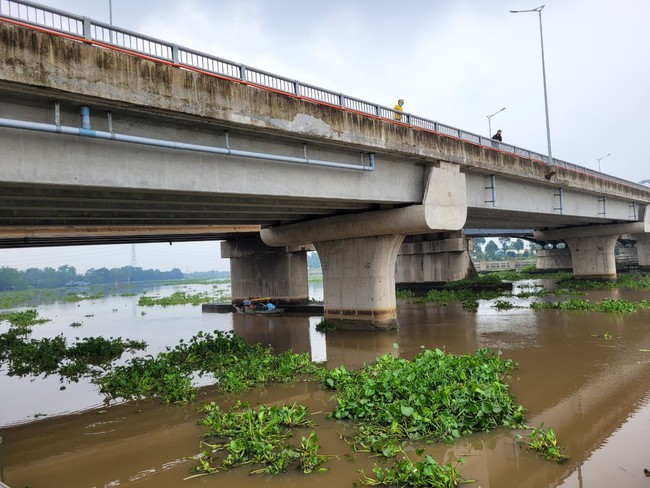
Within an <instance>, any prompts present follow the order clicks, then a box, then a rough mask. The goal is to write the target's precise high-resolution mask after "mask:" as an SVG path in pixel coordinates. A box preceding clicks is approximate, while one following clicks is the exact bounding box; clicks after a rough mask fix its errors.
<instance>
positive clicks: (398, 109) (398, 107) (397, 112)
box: [393, 98, 404, 120]
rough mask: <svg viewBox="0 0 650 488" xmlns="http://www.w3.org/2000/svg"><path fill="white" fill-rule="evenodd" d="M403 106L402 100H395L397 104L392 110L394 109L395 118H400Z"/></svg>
mask: <svg viewBox="0 0 650 488" xmlns="http://www.w3.org/2000/svg"><path fill="white" fill-rule="evenodd" d="M403 106H404V100H403V99H401V98H400V99H399V100H397V105H395V106H394V107H393V110H395V113H394V114H393V117H395V120H402V114H401V113H400V112H401V111H402V107H403Z"/></svg>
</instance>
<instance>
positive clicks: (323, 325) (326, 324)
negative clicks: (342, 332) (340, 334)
mask: <svg viewBox="0 0 650 488" xmlns="http://www.w3.org/2000/svg"><path fill="white" fill-rule="evenodd" d="M316 330H317V331H318V332H332V331H335V330H336V325H334V323H333V322H332V321H331V320H327V319H325V318H322V319H321V321H320V322H318V323H317V324H316Z"/></svg>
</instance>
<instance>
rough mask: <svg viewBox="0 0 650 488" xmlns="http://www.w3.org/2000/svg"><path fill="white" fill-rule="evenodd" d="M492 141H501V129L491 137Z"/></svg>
mask: <svg viewBox="0 0 650 488" xmlns="http://www.w3.org/2000/svg"><path fill="white" fill-rule="evenodd" d="M492 139H494V140H495V141H499V142H501V141H502V140H503V138H502V137H501V129H499V130H498V131H497V133H496V134H494V135H493V136H492Z"/></svg>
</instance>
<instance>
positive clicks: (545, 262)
mask: <svg viewBox="0 0 650 488" xmlns="http://www.w3.org/2000/svg"><path fill="white" fill-rule="evenodd" d="M535 267H536V268H537V269H544V270H548V271H571V270H572V269H573V259H572V257H571V249H569V248H568V247H565V248H563V249H557V248H554V249H540V250H539V251H537V262H536V264H535Z"/></svg>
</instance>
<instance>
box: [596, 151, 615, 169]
mask: <svg viewBox="0 0 650 488" xmlns="http://www.w3.org/2000/svg"><path fill="white" fill-rule="evenodd" d="M607 156H611V153H608V154H605V155H604V156H603V157H600V158H596V159H597V160H598V172H599V173H600V160H601V159H605V158H606V157H607Z"/></svg>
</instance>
